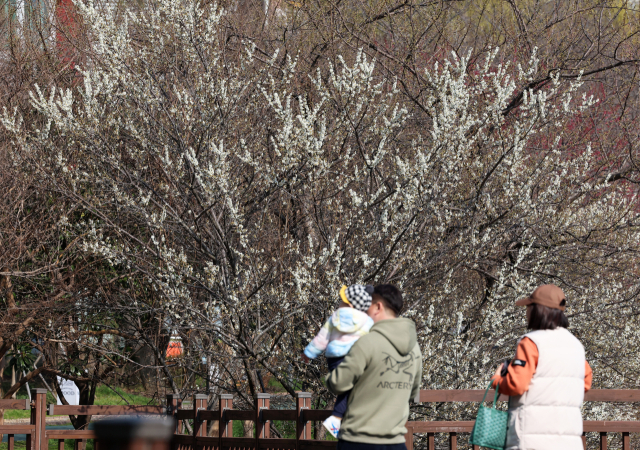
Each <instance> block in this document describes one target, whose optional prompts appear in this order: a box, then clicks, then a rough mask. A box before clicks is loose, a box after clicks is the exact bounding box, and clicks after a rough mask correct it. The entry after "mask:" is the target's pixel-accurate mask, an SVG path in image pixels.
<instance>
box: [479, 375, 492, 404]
mask: <svg viewBox="0 0 640 450" xmlns="http://www.w3.org/2000/svg"><path fill="white" fill-rule="evenodd" d="M491 385H493V380H491V381H489V386H487V389H486V390H485V391H484V397H482V402H481V403H484V401H485V400H486V399H487V394H488V393H489V389H491Z"/></svg>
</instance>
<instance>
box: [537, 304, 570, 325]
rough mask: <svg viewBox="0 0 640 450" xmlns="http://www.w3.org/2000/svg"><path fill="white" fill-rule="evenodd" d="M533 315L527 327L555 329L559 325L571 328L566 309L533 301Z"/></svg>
mask: <svg viewBox="0 0 640 450" xmlns="http://www.w3.org/2000/svg"><path fill="white" fill-rule="evenodd" d="M563 302H564V300H563ZM531 306H532V310H531V317H530V319H529V324H528V325H527V327H528V328H529V329H531V330H555V329H556V328H558V327H562V328H569V319H567V316H565V315H564V311H561V310H559V309H555V308H549V307H547V306H542V305H538V304H537V303H533V304H532V305H531Z"/></svg>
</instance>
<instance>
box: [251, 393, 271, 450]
mask: <svg viewBox="0 0 640 450" xmlns="http://www.w3.org/2000/svg"><path fill="white" fill-rule="evenodd" d="M270 401H271V395H270V394H262V393H260V394H258V398H257V399H256V407H255V410H256V419H255V422H256V450H260V439H268V438H270V437H271V428H270V426H269V422H266V421H263V420H262V414H261V412H262V411H263V410H265V409H269V403H270Z"/></svg>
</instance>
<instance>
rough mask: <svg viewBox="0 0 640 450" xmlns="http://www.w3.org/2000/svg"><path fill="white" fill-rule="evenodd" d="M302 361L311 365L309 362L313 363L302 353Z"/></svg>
mask: <svg viewBox="0 0 640 450" xmlns="http://www.w3.org/2000/svg"><path fill="white" fill-rule="evenodd" d="M302 361H304V363H305V364H309V361H311V360H310V359H309V357H308V356H307V355H305V354H304V353H302Z"/></svg>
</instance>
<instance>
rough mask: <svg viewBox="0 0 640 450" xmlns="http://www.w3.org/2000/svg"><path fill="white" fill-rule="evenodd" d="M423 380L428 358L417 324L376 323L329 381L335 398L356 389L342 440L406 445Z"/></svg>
mask: <svg viewBox="0 0 640 450" xmlns="http://www.w3.org/2000/svg"><path fill="white" fill-rule="evenodd" d="M421 379H422V354H421V353H420V348H419V347H418V343H417V337H416V326H415V324H414V323H413V321H411V320H409V319H401V318H399V319H391V320H381V321H380V322H377V323H375V324H374V325H373V327H371V331H370V332H369V334H367V335H366V336H363V337H361V338H360V339H358V341H357V342H356V343H355V344H354V345H353V347H352V348H351V350H350V351H349V353H348V354H347V356H346V357H345V359H344V361H343V362H342V363H341V364H340V365H339V366H338V367H337V368H336V369H334V370H333V371H332V372H331V373H330V374H329V376H328V377H327V387H328V388H329V390H330V391H331V392H333V393H334V394H341V393H343V392H347V391H348V390H350V389H353V390H352V391H351V394H350V395H349V404H348V407H347V413H346V414H345V416H344V417H343V419H342V424H341V425H340V435H339V438H340V439H343V440H345V441H350V442H362V443H368V444H399V443H402V442H404V434H405V433H406V432H407V429H406V428H405V426H404V425H405V423H406V421H407V418H408V417H409V400H410V399H412V398H415V397H416V396H417V395H418V393H419V392H420V381H421Z"/></svg>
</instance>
